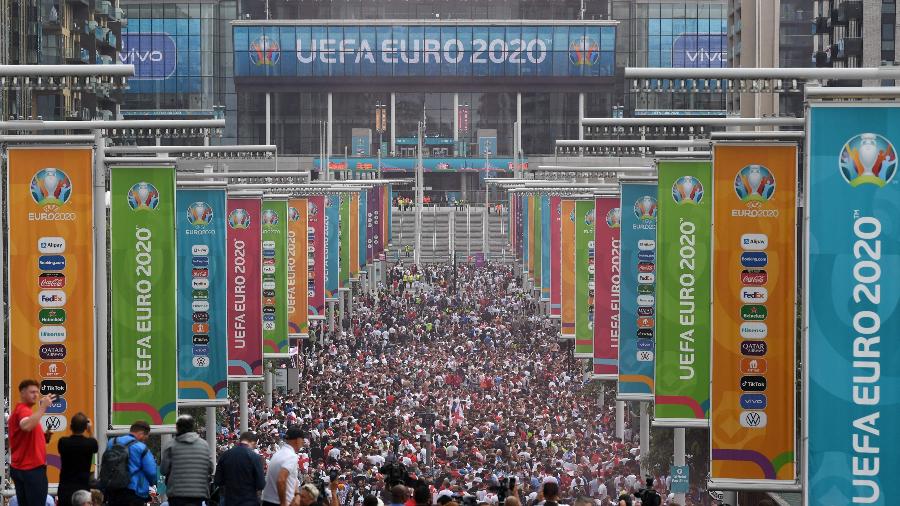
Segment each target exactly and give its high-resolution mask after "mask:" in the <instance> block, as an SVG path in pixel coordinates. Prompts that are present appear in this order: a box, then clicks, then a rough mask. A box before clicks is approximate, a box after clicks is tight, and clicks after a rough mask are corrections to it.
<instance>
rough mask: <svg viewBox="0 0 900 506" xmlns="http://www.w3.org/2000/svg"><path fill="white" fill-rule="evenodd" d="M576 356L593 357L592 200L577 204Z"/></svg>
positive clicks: (581, 201)
mask: <svg viewBox="0 0 900 506" xmlns="http://www.w3.org/2000/svg"><path fill="white" fill-rule="evenodd" d="M536 242H540V241H536ZM535 271H537V268H535ZM575 357H577V358H594V201H593V200H579V201H577V202H576V203H575Z"/></svg>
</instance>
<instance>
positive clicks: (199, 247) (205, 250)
mask: <svg viewBox="0 0 900 506" xmlns="http://www.w3.org/2000/svg"><path fill="white" fill-rule="evenodd" d="M191 255H194V256H195V257H196V256H205V255H209V246H207V245H205V244H195V245H193V246H191Z"/></svg>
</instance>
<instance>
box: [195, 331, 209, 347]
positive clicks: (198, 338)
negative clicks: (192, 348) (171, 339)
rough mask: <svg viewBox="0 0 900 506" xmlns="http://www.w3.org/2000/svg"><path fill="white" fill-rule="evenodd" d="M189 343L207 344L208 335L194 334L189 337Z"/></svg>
mask: <svg viewBox="0 0 900 506" xmlns="http://www.w3.org/2000/svg"><path fill="white" fill-rule="evenodd" d="M191 343H192V344H202V345H207V344H209V336H208V335H206V334H194V335H193V336H192V337H191Z"/></svg>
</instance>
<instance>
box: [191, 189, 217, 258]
mask: <svg viewBox="0 0 900 506" xmlns="http://www.w3.org/2000/svg"><path fill="white" fill-rule="evenodd" d="M212 219H213V209H212V207H209V204H207V203H206V202H194V203H193V204H191V205H190V206H188V208H187V220H188V223H190V224H191V225H193V226H195V227H205V226H207V225H209V224H210V223H211V222H212ZM194 247H195V248H196V247H197V246H194ZM204 247H205V246H204ZM194 254H195V255H198V254H199V255H206V254H207V253H194Z"/></svg>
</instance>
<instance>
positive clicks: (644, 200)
mask: <svg viewBox="0 0 900 506" xmlns="http://www.w3.org/2000/svg"><path fill="white" fill-rule="evenodd" d="M634 216H635V218H637V219H639V220H640V221H656V198H654V197H651V196H650V195H644V196H643V197H641V198H639V199H637V200H635V201H634ZM651 242H652V241H651ZM638 245H640V242H638Z"/></svg>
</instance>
